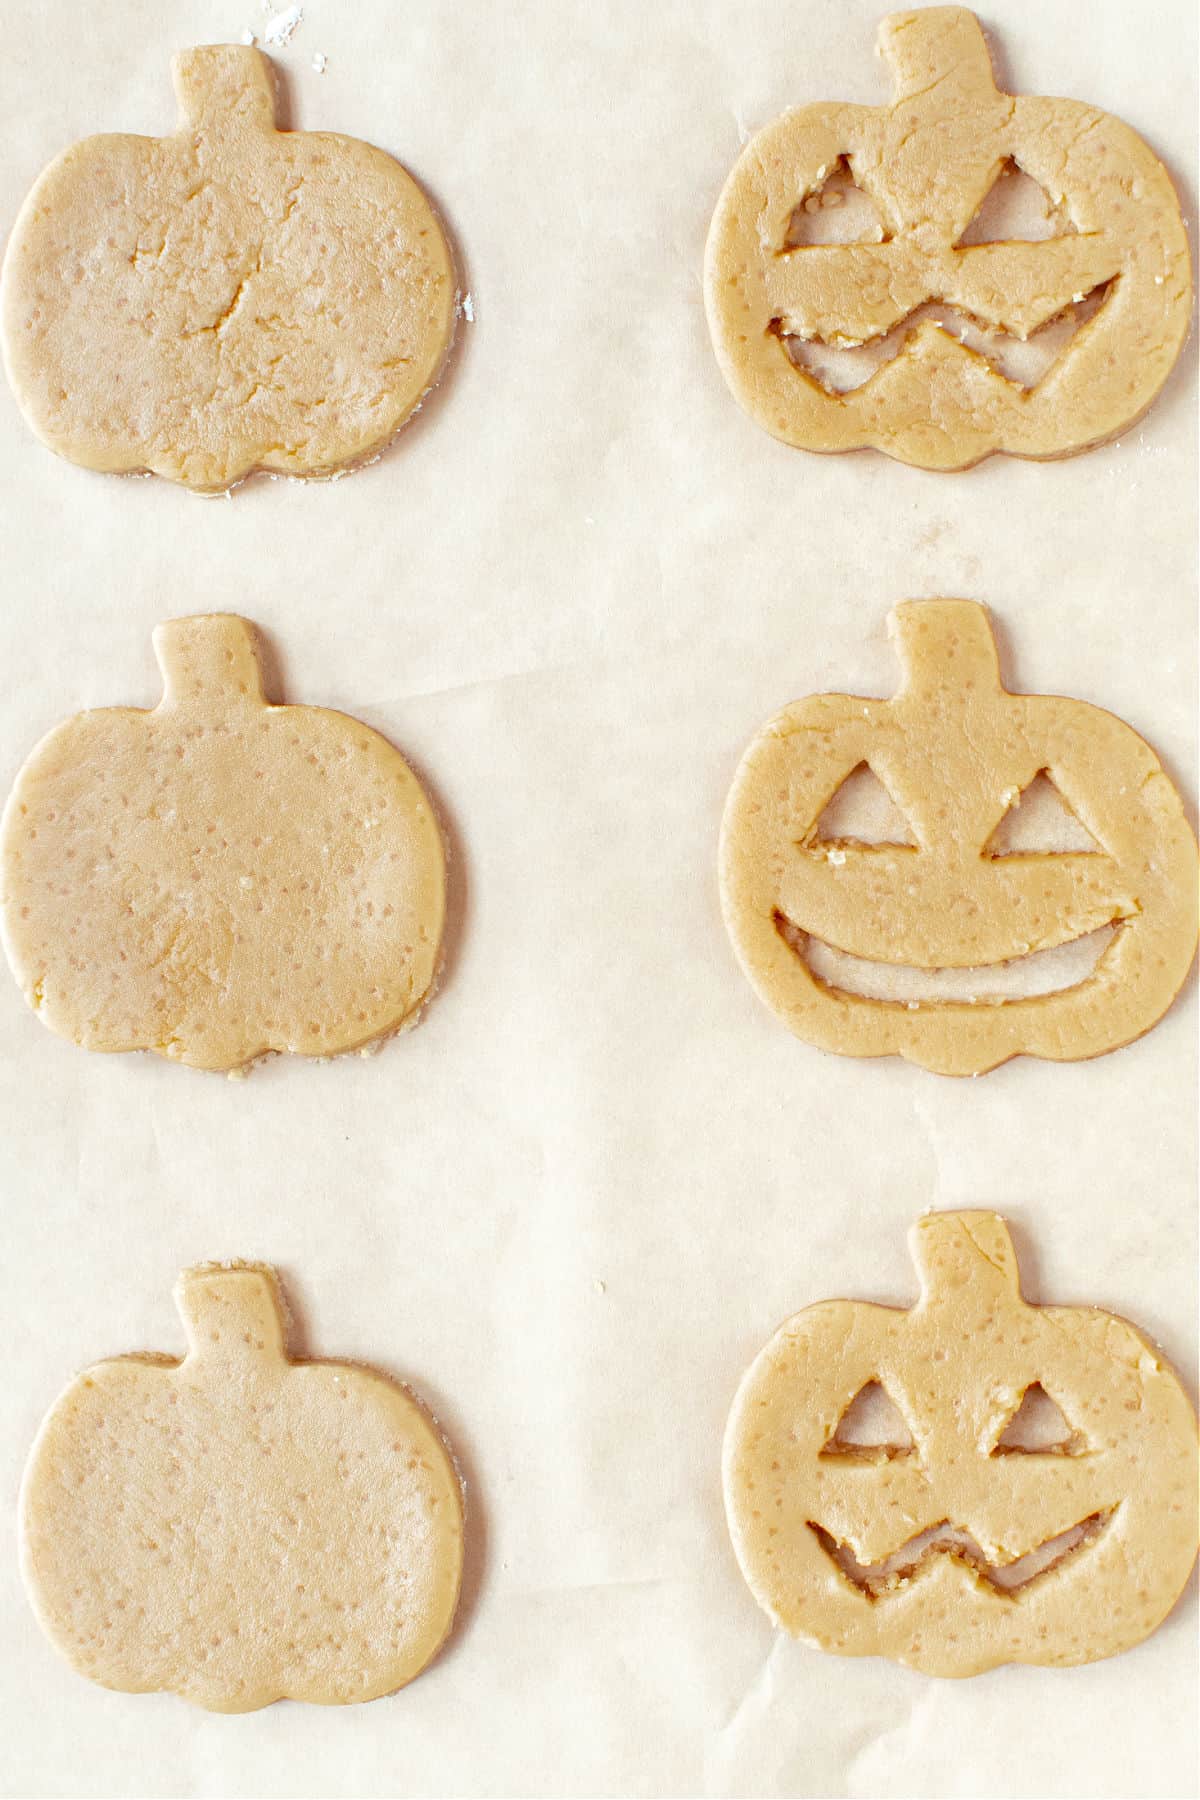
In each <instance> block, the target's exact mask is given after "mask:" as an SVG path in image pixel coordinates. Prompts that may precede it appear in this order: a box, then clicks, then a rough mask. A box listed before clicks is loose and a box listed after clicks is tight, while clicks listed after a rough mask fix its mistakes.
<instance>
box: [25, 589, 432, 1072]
mask: <svg viewBox="0 0 1200 1800" xmlns="http://www.w3.org/2000/svg"><path fill="white" fill-rule="evenodd" d="M154 647H155V650H156V652H157V655H158V659H159V663H160V665H161V667H162V672H163V677H164V683H165V691H164V693H163V698H162V700H161V701H160V703H159V705H158V706H157V707H155V709H154V710H153V711H152V712H144V711H141V710H139V709H137V708H134V707H111V708H106V709H103V710H97V711H92V712H84V713H79V714H78V715H77V716H76V717H75V718H73V719H68V720H67V722H66V723H65V724H64V725H60V726H58V728H57V729H56V730H54V731H52V732H51V733H50V734H49V736H48V737H46V738H44V739H43V740H42V742H41V743H40V744H39V745H38V747H37V749H36V750H35V751H34V752H33V754H32V756H31V757H30V758H29V761H28V762H27V763H26V764H25V766H24V768H23V769H22V770H21V772H20V774H19V775H18V777H17V781H16V785H15V787H14V788H13V791H12V794H11V795H10V797H9V800H8V803H7V805H6V807H5V810H4V816H3V821H2V823H0V922H2V925H3V933H4V945H5V949H6V951H7V953H8V959H9V962H10V964H11V965H12V969H13V972H14V974H15V975H16V977H17V980H18V981H19V983H20V985H21V988H22V991H23V992H24V995H25V998H26V999H27V1000H28V1002H29V1004H30V1005H31V1006H32V1007H33V1008H34V1010H35V1011H36V1012H37V1014H38V1017H39V1018H40V1019H41V1020H42V1021H43V1023H44V1024H46V1025H48V1026H50V1028H51V1029H52V1030H53V1031H56V1032H58V1033H60V1034H61V1035H62V1036H63V1037H67V1038H70V1039H71V1040H72V1041H73V1042H75V1043H76V1044H79V1045H81V1046H82V1047H83V1048H84V1049H87V1050H155V1051H157V1052H158V1053H159V1054H160V1055H161V1056H166V1057H170V1058H172V1059H173V1060H175V1061H177V1062H182V1063H188V1064H190V1065H191V1066H192V1067H193V1068H200V1069H234V1068H237V1067H239V1066H240V1065H241V1064H244V1063H247V1062H249V1061H251V1060H252V1059H253V1058H254V1057H256V1056H258V1055H260V1054H261V1053H262V1052H264V1051H268V1050H276V1051H290V1052H293V1053H295V1054H297V1055H302V1056H327V1055H331V1054H333V1053H335V1052H337V1051H342V1050H352V1049H355V1048H358V1047H360V1046H362V1045H364V1044H368V1043H370V1042H372V1041H373V1040H375V1039H377V1038H380V1037H383V1036H386V1035H387V1034H388V1033H391V1032H393V1031H396V1030H397V1029H398V1028H399V1027H400V1026H402V1025H403V1024H404V1023H405V1021H406V1020H409V1019H410V1018H412V1017H413V1015H414V1014H415V1013H416V1011H417V1009H418V1008H419V1007H420V1006H421V1004H422V1002H423V1001H424V1000H425V998H426V997H427V995H428V994H429V991H430V989H431V987H432V984H433V980H434V977H435V974H436V971H437V964H438V954H439V947H440V944H441V936H442V925H443V919H444V914H445V886H446V870H445V853H444V850H443V846H442V839H441V833H440V831H439V829H438V824H437V820H436V818H435V816H434V812H433V808H432V806H431V804H430V802H429V798H428V796H427V795H426V793H425V791H424V789H423V788H422V787H421V784H420V782H419V781H418V780H417V778H416V776H415V775H414V774H413V772H412V770H411V769H410V768H409V766H408V764H407V763H406V762H405V760H404V758H403V757H402V756H401V755H400V753H399V751H398V750H395V749H393V747H392V745H391V744H389V743H388V742H387V740H386V739H385V738H382V737H380V735H379V733H378V732H376V731H372V730H370V728H369V727H368V726H366V725H363V724H360V723H359V721H358V720H356V719H351V718H349V717H347V715H346V714H345V713H339V712H331V711H328V710H326V709H325V708H323V707H310V706H276V705H270V704H268V702H267V700H266V699H265V698H264V695H263V689H262V677H261V672H260V668H259V662H258V653H257V648H256V642H255V633H254V628H253V626H251V625H250V623H249V622H248V621H247V620H245V619H240V618H237V617H235V616H234V615H232V614H228V613H214V614H209V615H203V616H201V617H198V618H190V619H172V620H170V621H169V622H168V623H167V624H164V625H160V626H159V627H158V629H157V630H156V632H155V634H154Z"/></svg>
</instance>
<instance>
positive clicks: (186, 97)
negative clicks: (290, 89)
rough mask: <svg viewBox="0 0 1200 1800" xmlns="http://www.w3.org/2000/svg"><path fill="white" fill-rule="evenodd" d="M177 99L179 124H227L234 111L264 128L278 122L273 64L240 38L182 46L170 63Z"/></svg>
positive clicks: (203, 126)
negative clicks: (195, 45)
mask: <svg viewBox="0 0 1200 1800" xmlns="http://www.w3.org/2000/svg"><path fill="white" fill-rule="evenodd" d="M171 78H172V80H173V82H174V84H175V93H176V96H177V98H178V100H179V129H180V130H181V131H199V130H204V129H221V130H224V129H225V128H226V127H227V125H228V124H229V122H230V115H232V114H235V113H236V114H238V115H240V122H241V123H242V124H248V125H253V126H256V127H257V128H258V129H259V130H262V131H273V130H274V128H275V93H274V89H273V87H272V85H271V74H270V64H269V63H268V62H267V60H266V58H265V57H264V56H263V55H262V54H261V53H260V52H259V51H257V50H251V49H247V48H244V47H243V46H242V45H240V44H200V45H198V46H197V47H196V48H195V49H193V50H181V51H180V52H179V54H178V55H177V56H176V57H175V58H174V60H173V61H172V63H171Z"/></svg>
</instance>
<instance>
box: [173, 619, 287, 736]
mask: <svg viewBox="0 0 1200 1800" xmlns="http://www.w3.org/2000/svg"><path fill="white" fill-rule="evenodd" d="M154 654H155V655H156V656H157V658H158V666H159V668H160V669H161V670H162V674H163V687H164V692H163V698H162V705H163V706H164V707H170V706H191V707H198V708H199V709H201V710H202V711H205V712H226V711H227V710H228V708H229V706H230V704H231V703H235V702H236V701H237V699H238V697H239V695H240V696H241V698H242V699H243V700H244V701H245V702H246V703H247V704H248V705H251V706H262V705H264V704H265V700H264V695H263V686H262V670H261V668H260V667H259V661H258V647H257V644H256V641H255V634H254V629H253V627H252V626H251V625H250V624H249V623H248V622H247V620H245V619H239V618H238V617H237V615H236V613H199V614H197V615H195V616H194V617H192V618H189V619H168V620H167V621H166V622H165V624H162V625H159V626H157V627H156V628H155V632H154Z"/></svg>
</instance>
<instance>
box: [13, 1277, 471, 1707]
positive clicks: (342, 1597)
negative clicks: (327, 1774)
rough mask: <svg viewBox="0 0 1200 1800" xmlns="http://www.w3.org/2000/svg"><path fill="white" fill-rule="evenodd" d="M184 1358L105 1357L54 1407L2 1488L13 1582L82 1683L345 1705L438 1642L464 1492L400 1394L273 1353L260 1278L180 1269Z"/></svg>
mask: <svg viewBox="0 0 1200 1800" xmlns="http://www.w3.org/2000/svg"><path fill="white" fill-rule="evenodd" d="M175 1297H176V1301H177V1303H178V1306H179V1310H180V1313H181V1315H182V1317H183V1321H184V1324H185V1326H186V1329H187V1336H188V1352H187V1355H186V1356H185V1357H184V1359H183V1361H182V1362H178V1361H175V1360H173V1359H172V1358H169V1357H163V1356H156V1355H155V1356H152V1355H141V1356H121V1357H118V1358H116V1359H115V1360H114V1361H111V1362H102V1363H96V1364H95V1365H94V1366H93V1367H92V1368H90V1369H87V1370H85V1371H84V1373H83V1374H82V1375H80V1376H78V1377H77V1378H76V1379H75V1380H74V1381H73V1382H72V1383H71V1385H70V1386H69V1387H68V1388H67V1390H66V1392H65V1393H64V1394H63V1395H62V1396H61V1398H60V1399H59V1400H58V1401H57V1402H56V1403H55V1405H54V1406H53V1407H52V1409H51V1411H50V1413H49V1414H48V1415H47V1417H46V1419H45V1421H44V1422H43V1425H42V1428H41V1431H40V1432H39V1434H38V1437H37V1441H36V1443H35V1444H34V1447H33V1450H32V1452H31V1453H30V1458H29V1463H28V1466H27V1468H26V1471H25V1480H24V1483H23V1485H22V1489H21V1503H20V1515H21V1516H20V1530H21V1561H22V1572H23V1574H24V1577H25V1585H26V1587H27V1589H28V1592H29V1597H30V1599H31V1601H32V1602H33V1606H34V1609H35V1611H36V1613H37V1616H38V1620H39V1622H40V1623H41V1625H42V1627H43V1629H44V1630H45V1632H46V1634H47V1636H48V1637H49V1638H50V1639H51V1641H52V1642H53V1643H54V1645H55V1646H56V1648H57V1649H59V1650H60V1651H61V1652H62V1654H63V1655H64V1656H65V1657H66V1658H67V1660H68V1661H69V1662H70V1663H71V1664H72V1665H73V1666H74V1667H75V1668H76V1669H78V1671H79V1672H80V1674H81V1675H86V1676H88V1677H89V1678H90V1679H91V1680H92V1681H97V1682H99V1683H100V1684H101V1685H102V1686H104V1687H109V1688H119V1689H121V1690H122V1691H124V1692H127V1693H148V1692H158V1691H165V1692H169V1693H174V1694H180V1695H182V1696H183V1698H184V1699H185V1700H192V1701H194V1702H195V1703H196V1704H197V1705H199V1706H206V1707H209V1708H211V1709H212V1710H213V1711H216V1712H250V1711H252V1710H253V1709H254V1708H256V1707H260V1706H269V1705H270V1704H271V1702H272V1701H273V1700H280V1699H291V1700H309V1701H315V1702H317V1703H319V1704H322V1705H346V1704H349V1703H350V1702H353V1701H357V1700H374V1699H377V1698H378V1697H379V1696H380V1695H382V1694H390V1693H392V1692H393V1691H394V1690H395V1689H396V1688H399V1687H403V1686H404V1684H405V1683H406V1682H409V1681H411V1680H412V1679H413V1677H414V1676H416V1675H419V1674H420V1673H421V1671H422V1669H424V1668H425V1666H426V1665H427V1664H428V1663H429V1662H430V1660H431V1659H432V1658H433V1657H434V1656H435V1655H436V1654H437V1652H438V1650H439V1648H440V1647H441V1645H442V1643H443V1642H444V1640H445V1638H446V1635H447V1633H448V1632H449V1630H450V1625H451V1622H452V1620H453V1618H454V1611H455V1607H456V1605H457V1603H458V1593H459V1586H460V1582H461V1577H462V1561H463V1504H462V1490H461V1486H460V1483H459V1480H458V1476H457V1473H456V1471H455V1468H454V1464H453V1461H452V1460H451V1457H450V1454H449V1452H448V1450H447V1448H446V1446H445V1443H444V1442H443V1440H442V1438H441V1436H440V1434H439V1432H438V1430H437V1428H436V1427H435V1425H434V1423H433V1421H432V1420H431V1419H430V1417H429V1416H428V1414H427V1413H426V1412H425V1411H424V1409H423V1408H422V1407H421V1406H420V1405H419V1403H418V1402H417V1401H416V1400H415V1399H414V1398H413V1396H412V1395H411V1394H410V1393H409V1392H408V1390H407V1389H405V1388H403V1387H401V1386H400V1385H399V1384H398V1383H397V1382H395V1381H391V1380H389V1379H388V1378H387V1377H386V1376H384V1375H380V1374H377V1373H376V1372H375V1371H374V1370H371V1369H365V1368H361V1367H359V1366H357V1365H355V1364H351V1363H336V1362H299V1361H292V1360H291V1359H289V1357H288V1356H287V1354H286V1350H285V1345H284V1328H283V1317H282V1309H281V1304H280V1300H279V1296H278V1292H277V1289H276V1283H275V1278H274V1274H273V1272H272V1271H271V1270H270V1269H267V1268H263V1267H261V1266H258V1265H249V1264H246V1265H243V1264H233V1265H216V1264H212V1265H206V1266H204V1267H201V1268H197V1269H189V1270H187V1271H186V1272H185V1273H184V1274H183V1275H182V1276H181V1277H180V1280H179V1283H178V1286H177V1287H176V1290H175Z"/></svg>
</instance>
